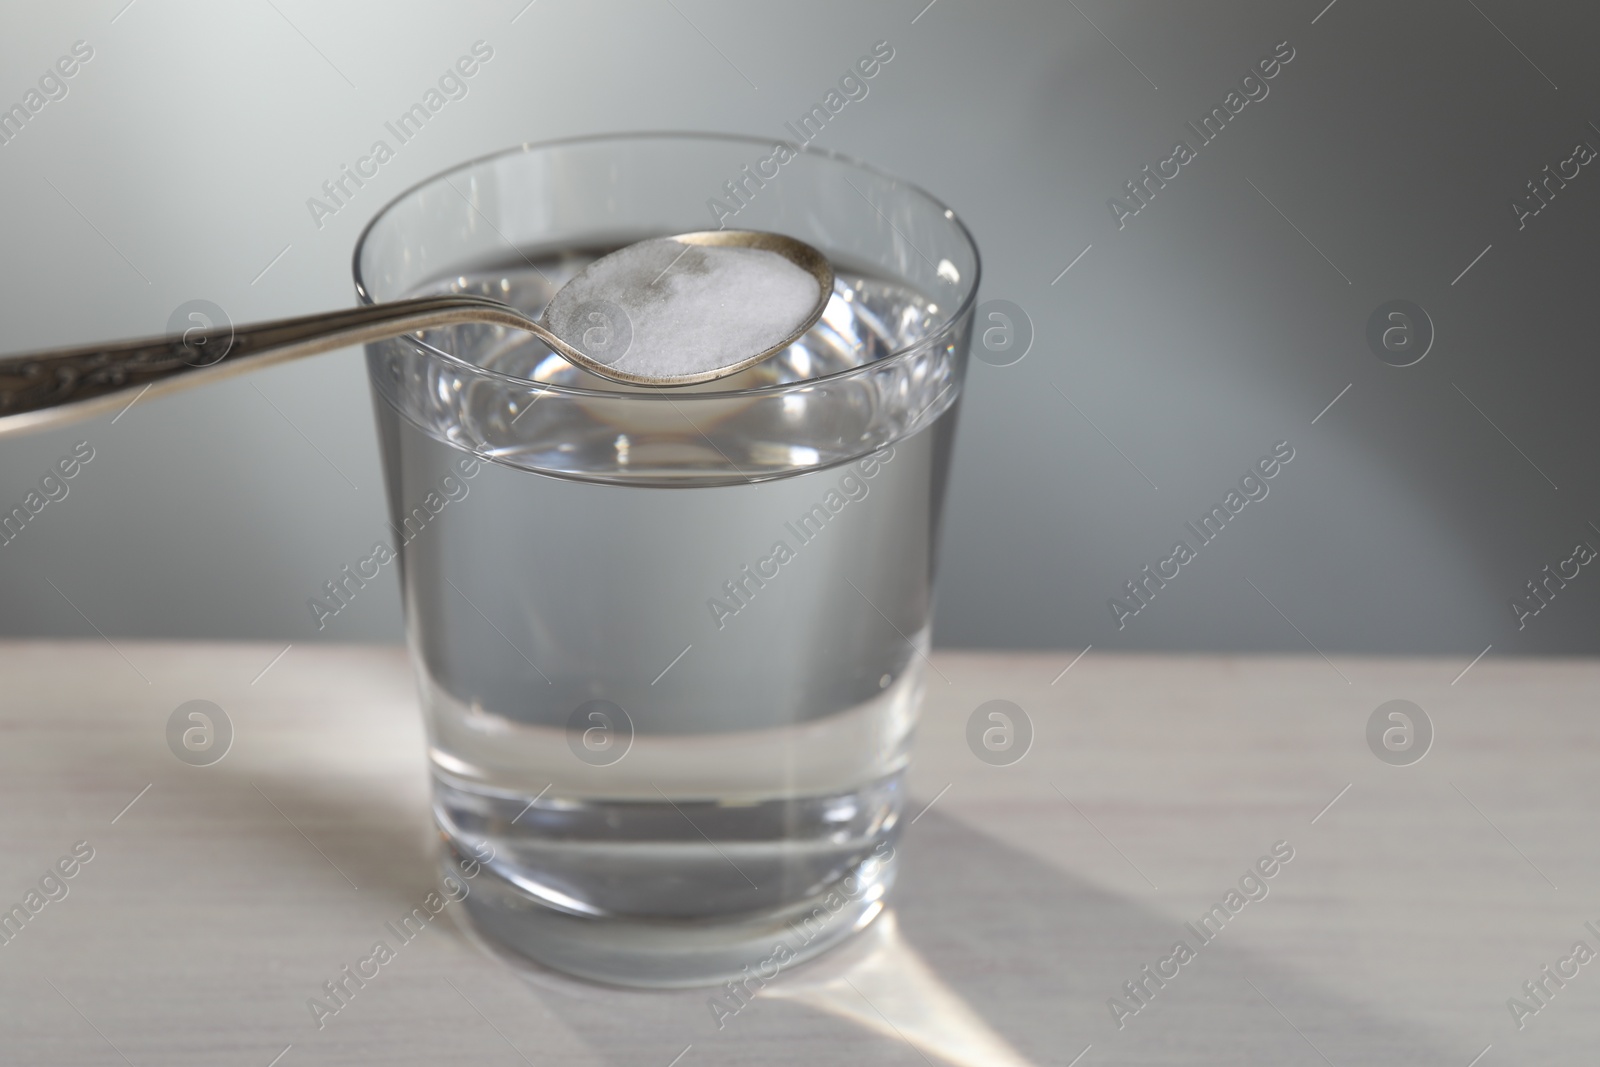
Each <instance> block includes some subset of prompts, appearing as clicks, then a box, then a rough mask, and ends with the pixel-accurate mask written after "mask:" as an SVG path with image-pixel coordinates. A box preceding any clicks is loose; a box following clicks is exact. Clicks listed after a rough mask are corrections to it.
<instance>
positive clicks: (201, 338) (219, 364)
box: [0, 295, 567, 436]
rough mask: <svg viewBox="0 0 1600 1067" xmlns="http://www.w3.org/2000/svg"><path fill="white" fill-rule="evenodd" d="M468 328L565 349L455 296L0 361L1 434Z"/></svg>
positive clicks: (528, 323)
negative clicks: (519, 334)
mask: <svg viewBox="0 0 1600 1067" xmlns="http://www.w3.org/2000/svg"><path fill="white" fill-rule="evenodd" d="M466 322H477V323H486V324H490V325H497V326H509V327H512V328H513V329H518V330H524V331H527V332H529V333H532V334H534V335H536V336H538V337H539V339H540V340H542V341H544V342H545V343H547V344H552V346H553V347H557V348H558V350H561V349H565V348H566V347H567V346H566V345H565V344H563V343H562V342H561V341H560V340H559V339H558V338H556V337H555V336H554V335H553V334H551V333H550V331H549V330H547V329H545V327H543V326H541V325H540V324H538V323H536V322H534V321H533V320H532V319H530V318H528V317H527V316H526V315H524V314H522V313H521V312H519V311H517V310H515V309H514V308H512V307H510V306H509V305H507V304H502V303H500V302H499V301H496V300H489V299H487V298H483V297H475V296H457V295H453V296H423V297H415V298H413V299H409V300H395V301H392V302H389V303H385V304H369V305H365V306H363V307H355V308H343V309H341V310H338V311H325V312H321V313H319V314H315V315H301V316H299V317H296V318H292V319H277V320H275V321H272V322H260V323H252V324H249V325H244V326H218V327H211V328H207V329H193V330H187V331H185V332H184V333H182V334H173V335H169V336H166V337H155V338H146V339H143V340H137V341H112V342H109V343H102V344H93V345H81V346H78V347H76V348H60V349H55V350H53V351H48V352H27V353H23V354H21V355H15V356H0V436H4V435H6V434H9V433H18V432H23V431H26V430H32V429H36V428H40V427H45V426H52V425H58V424H61V423H66V422H71V421H75V420H77V419H81V418H85V417H88V416H90V415H94V414H97V413H100V412H105V411H110V410H113V409H115V408H117V407H120V406H122V405H124V404H128V403H131V402H132V400H133V399H135V397H134V396H133V394H142V393H143V391H146V390H148V391H149V392H151V393H152V394H153V395H160V394H161V393H166V392H172V391H174V390H177V389H182V388H187V387H188V386H191V385H200V384H203V383H206V382H214V381H217V380H219V379H220V378H224V377H228V376H230V375H234V374H243V373H245V372H246V371H252V370H256V369H257V368H260V367H265V366H269V365H271V364H274V363H282V362H284V361H286V360H291V359H299V358H301V357H302V356H314V355H316V354H318V353H320V352H327V351H329V350H331V349H335V348H344V347H347V346H349V345H360V344H366V343H367V342H369V341H381V340H383V339H385V338H389V337H398V336H399V335H401V334H404V333H410V332H411V331H413V330H423V329H428V328H430V327H436V326H450V325H454V324H457V323H466Z"/></svg>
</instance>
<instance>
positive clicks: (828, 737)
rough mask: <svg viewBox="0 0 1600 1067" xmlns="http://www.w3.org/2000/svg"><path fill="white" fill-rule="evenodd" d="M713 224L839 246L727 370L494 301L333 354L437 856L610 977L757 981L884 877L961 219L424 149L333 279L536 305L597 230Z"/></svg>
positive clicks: (578, 165)
mask: <svg viewBox="0 0 1600 1067" xmlns="http://www.w3.org/2000/svg"><path fill="white" fill-rule="evenodd" d="M719 227H728V228H738V229H755V230H768V231H774V232H778V233H784V234H789V235H792V236H794V237H798V238H800V239H801V240H803V241H806V242H809V243H810V244H811V245H813V246H814V247H816V248H817V249H819V250H820V251H821V252H822V253H823V254H824V255H826V256H827V257H828V259H829V261H830V262H831V263H832V264H833V266H834V269H835V271H836V273H837V282H836V284H835V288H834V293H833V296H832V298H831V299H830V301H829V304H828V308H827V311H826V313H825V314H824V316H823V318H822V320H821V321H820V322H818V323H817V325H816V326H815V327H814V328H813V329H812V330H811V331H810V332H809V333H808V334H807V335H806V336H805V337H804V338H802V339H801V340H800V341H799V342H797V343H796V344H794V345H793V346H791V347H790V348H788V349H787V350H785V351H784V352H782V353H780V354H779V355H777V356H775V357H773V358H772V359H770V360H768V361H766V362H765V363H763V364H760V365H758V366H756V367H753V368H750V369H748V370H745V371H742V372H740V373H739V374H737V375H735V376H732V377H729V378H725V379H721V380H718V381H715V382H710V383H705V384H702V385H698V386H692V387H688V388H676V389H648V388H638V387H632V386H626V385H619V384H613V383H610V382H607V381H604V380H601V379H599V378H596V377H594V376H592V375H589V374H588V373H586V372H584V371H582V370H580V369H578V368H576V367H573V366H571V365H570V364H568V363H566V362H565V361H563V360H562V359H561V358H560V357H558V356H556V355H555V354H553V353H552V352H551V351H550V350H549V349H548V348H546V347H545V346H543V345H541V344H539V343H538V342H537V341H536V340H535V339H533V338H532V337H530V336H529V335H527V334H523V333H519V332H518V331H515V330H511V329H507V328H503V327H498V326H482V325H462V326H455V327H450V328H445V329H437V330H429V331H424V332H421V333H418V334H412V335H407V336H405V337H400V338H395V339H392V340H388V341H383V342H380V343H376V344H371V345H368V346H367V350H366V354H367V366H368V370H369V373H370V378H371V384H372V392H373V398H374V401H373V403H374V408H375V411H376V418H377V426H378V433H379V437H380V441H381V448H382V454H383V466H384V476H385V480H386V488H387V493H388V501H389V512H390V525H391V533H392V537H390V538H389V539H388V540H386V541H383V542H380V543H379V544H377V545H374V549H373V557H374V558H375V559H378V562H379V563H382V562H384V561H385V560H384V559H382V558H378V557H381V556H384V554H385V553H389V554H397V555H398V557H399V560H398V563H399V572H400V578H401V584H402V593H403V599H404V605H405V617H406V629H407V635H408V642H409V645H410V650H411V657H412V661H413V663H414V665H415V670H416V674H417V679H418V686H419V690H420V699H421V704H422V710H423V714H424V716H425V718H426V722H427V731H428V742H429V750H428V751H429V758H430V762H431V769H432V774H433V798H434V804H433V810H434V817H435V819H436V820H437V823H438V826H439V829H440V832H441V835H442V838H443V841H444V845H445V848H444V864H445V868H446V870H448V871H453V872H454V873H455V874H456V875H457V877H458V878H459V877H460V875H461V873H462V871H463V870H465V871H466V872H467V873H470V874H472V875H474V877H473V878H472V880H471V881H470V883H467V884H468V885H469V887H470V892H469V894H468V896H467V897H466V900H465V906H466V909H467V912H468V914H469V915H470V916H471V918H472V920H473V922H474V924H475V925H476V926H477V928H478V929H479V930H481V931H483V932H484V933H486V934H487V935H488V937H489V938H490V939H492V940H493V941H496V942H499V943H501V944H503V945H505V946H509V947H510V948H512V949H514V950H516V951H518V952H520V953H522V954H525V955H526V956H528V957H531V958H533V959H534V960H537V961H539V962H541V963H543V964H546V965H549V966H552V967H555V968H558V969H561V970H564V971H567V972H570V973H573V974H578V975H581V976H584V977H587V978H591V979H595V980H599V981H605V982H611V983H618V984H625V985H646V986H678V985H694V984H704V983H712V982H717V981H722V980H726V979H730V978H737V977H740V976H745V975H749V974H752V973H759V974H762V975H766V976H768V977H770V974H775V973H776V970H777V969H779V968H782V967H784V966H787V965H789V964H792V963H794V962H798V961H799V960H802V959H805V958H807V957H809V956H811V955H814V954H816V953H817V952H820V951H822V950H823V949H825V948H826V947H828V946H829V945H831V944H833V943H836V942H837V941H839V940H841V939H842V938H845V937H847V936H849V934H850V933H851V932H853V931H855V930H859V929H861V928H862V927H864V926H866V925H867V924H868V923H869V922H871V921H872V919H873V918H874V917H875V916H876V915H877V914H879V912H880V911H881V910H882V909H883V907H884V904H885V894H886V892H887V891H888V889H889V887H890V885H891V883H892V882H893V879H894V872H895V856H894V844H895V841H896V839H897V836H898V833H899V830H900V819H901V809H902V802H903V800H904V784H903V777H904V773H905V770H906V766H907V762H908V760H909V758H910V748H911V738H912V731H913V727H914V725H915V722H916V718H917V708H918V700H919V696H920V692H921V688H922V681H923V668H924V666H925V664H926V662H927V654H928V646H929V626H930V621H931V610H932V593H933V577H934V560H935V555H936V552H935V549H936V543H937V537H938V530H939V522H940V513H941V511H942V507H943V502H944V490H945V481H946V472H947V470H948V466H949V459H950V449H951V444H952V439H953V434H954V432H955V424H956V413H957V407H958V400H959V398H960V392H961V385H962V380H963V377H964V374H965V368H966V361H967V347H968V341H969V338H970V332H971V319H972V305H973V297H974V294H975V292H976V289H977V284H978V270H979V264H978V254H977V250H976V248H975V247H974V245H973V242H972V240H971V238H970V236H969V235H968V233H967V231H966V229H965V227H963V226H962V224H961V223H960V222H959V221H958V220H957V219H956V217H955V215H954V214H953V213H952V212H951V211H949V210H948V209H946V208H945V207H944V205H943V204H941V203H939V202H938V201H936V200H935V199H933V198H932V197H931V196H929V195H928V194H927V193H925V192H923V191H921V190H920V189H918V188H916V187H914V186H911V185H908V184H906V183H904V182H902V181H898V180H896V179H894V178H892V177H889V176H887V175H884V174H882V173H879V172H878V171H876V170H872V169H870V168H868V167H865V166H862V165H860V164H858V163H854V162H852V161H850V160H847V159H844V158H842V157H839V156H836V155H832V154H829V153H824V152H819V151H814V150H800V149H797V148H796V147H795V146H792V145H777V144H775V143H773V142H770V141H761V140H755V139H748V138H738V137H720V136H703V135H679V134H646V135H629V136H614V137H596V138H587V139H581V140H571V141H564V142H558V143H550V144H539V145H524V146H522V147H520V148H516V149H513V150H511V151H507V152H503V153H500V154H497V155H493V156H490V157H487V158H484V159H481V160H478V161H476V162H472V163H468V164H465V165H463V166H460V167H457V168H455V169H454V170H450V171H447V172H445V173H443V174H441V175H439V176H437V177H434V178H431V179H429V180H427V181H424V182H423V183H421V184H420V185H417V186H415V187H414V188H412V189H411V190H409V191H407V192H405V193H403V194H402V195H401V196H400V197H398V198H397V199H396V200H394V201H393V202H392V203H390V204H389V205H388V206H386V207H385V208H384V209H383V210H382V211H381V212H380V213H379V214H378V216H377V217H376V218H375V219H374V220H373V222H372V223H371V225H370V226H368V228H367V230H366V231H365V233H364V234H363V235H362V237H361V240H360V243H359V244H358V246H357V248H356V253H355V263H354V268H355V278H356V291H357V294H358V296H359V298H360V299H361V300H362V301H366V302H373V301H383V300H394V299H397V298H401V297H406V296H416V295H423V294H430V293H474V294H481V295H487V296H492V297H495V298H498V299H500V300H503V301H506V302H508V303H510V304H513V305H515V306H517V307H519V308H521V309H522V310H524V311H526V312H529V313H530V314H534V315H537V314H538V313H539V312H540V311H541V310H542V309H543V307H544V306H545V304H546V303H547V301H548V300H549V299H550V297H551V296H552V294H554V293H555V292H556V291H557V290H558V289H559V288H560V287H561V286H562V285H563V284H564V283H565V282H566V280H567V279H569V278H571V277H572V276H573V274H575V273H576V272H577V271H578V270H580V269H581V268H582V267H583V266H584V265H585V264H587V263H589V262H591V261H593V260H594V259H595V258H596V257H598V256H601V255H604V254H606V253H607V252H610V251H612V250H614V249H616V248H619V247H621V246H623V245H626V244H629V243H631V242H633V241H637V240H641V239H643V238H646V237H654V236H662V235H667V234H673V233H683V232H689V231H695V230H708V229H716V228H719ZM594 323H595V324H594V327H593V328H594V329H595V330H597V331H601V332H600V333H598V334H596V335H595V336H594V337H589V338H586V340H587V341H588V342H589V343H591V344H602V345H603V344H625V343H626V340H627V338H626V337H625V336H622V337H618V336H616V335H615V334H611V333H607V332H606V331H621V333H622V334H626V331H627V325H628V324H627V323H626V321H619V320H616V319H614V318H608V317H607V316H604V315H599V314H597V315H596V316H595V319H594ZM769 972H770V974H769Z"/></svg>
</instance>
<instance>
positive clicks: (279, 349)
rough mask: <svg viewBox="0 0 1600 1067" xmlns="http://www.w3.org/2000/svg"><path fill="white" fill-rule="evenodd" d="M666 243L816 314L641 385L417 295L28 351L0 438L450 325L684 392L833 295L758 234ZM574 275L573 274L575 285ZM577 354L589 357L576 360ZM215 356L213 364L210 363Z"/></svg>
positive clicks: (799, 256) (805, 258)
mask: <svg viewBox="0 0 1600 1067" xmlns="http://www.w3.org/2000/svg"><path fill="white" fill-rule="evenodd" d="M670 240H674V241H678V242H680V243H682V244H685V245H702V246H707V245H717V246H724V247H739V248H755V249H761V250H764V251H768V252H776V253H777V254H779V255H781V256H783V257H784V258H785V259H787V260H789V261H790V262H791V263H793V264H795V265H796V266H798V267H800V268H802V269H803V270H805V271H806V272H807V273H808V274H810V275H811V276H812V278H814V279H815V280H816V282H817V290H818V293H817V302H816V306H815V307H813V308H812V309H811V312H810V314H809V315H808V316H807V317H806V318H805V320H804V321H802V322H800V323H799V324H797V325H796V326H795V328H794V329H793V330H791V331H790V332H789V333H788V334H787V335H786V336H785V337H784V338H783V339H782V340H780V341H778V342H777V343H776V344H773V345H771V346H769V347H767V348H766V349H764V350H762V351H760V352H756V353H753V354H751V355H749V356H747V357H744V358H741V359H738V360H737V361H736V362H732V363H729V364H727V365H724V366H719V367H714V368H710V369H705V370H701V371H698V372H696V373H693V374H687V375H675V376H672V377H649V376H644V375H640V374H635V373H631V372H627V371H623V370H620V369H618V368H615V367H612V366H610V361H611V360H613V359H615V358H616V355H617V354H616V353H614V352H605V351H600V350H599V349H601V348H603V347H605V345H604V343H601V344H598V345H597V344H588V345H585V343H584V339H583V331H577V332H578V336H576V337H566V338H563V337H560V336H558V335H557V334H556V332H555V331H553V330H552V329H551V328H550V326H549V324H548V320H549V310H548V309H547V312H546V315H545V316H544V317H542V318H541V319H540V320H539V321H535V320H533V319H532V318H529V317H528V316H527V315H525V314H523V313H522V312H520V311H518V310H517V309H516V308H513V307H511V306H510V305H509V304H503V303H501V302H500V301H498V300H490V299H488V298H487V297H477V296H464V295H451V296H423V297H416V298H413V299H409V300H394V301H389V302H387V303H383V304H369V305H367V306H365V307H356V308H347V309H343V310H340V311H326V312H321V313H319V314H315V315H303V316H300V317H298V318H292V319H278V320H276V321H273V322H262V323H253V324H250V325H245V326H221V327H213V328H210V329H204V330H189V331H186V332H185V333H183V334H181V335H179V334H174V335H169V336H166V337H156V338H148V339H145V340H138V341H113V342H110V343H102V344H94V345H82V346H79V347H76V348H61V349H55V350H52V351H47V352H28V353H24V354H22V355H15V356H4V357H0V436H4V435H6V434H9V433H19V432H24V431H27V430H32V429H37V428H41V427H45V426H53V425H59V424H62V423H67V422H72V421H76V420H78V419H82V418H87V417H89V416H92V415H95V414H98V413H102V412H107V411H111V410H114V409H116V408H118V407H121V406H122V405H124V404H126V403H128V402H129V401H130V394H135V393H138V394H142V393H143V392H145V391H148V392H149V393H151V394H152V395H161V394H162V393H168V392H173V391H176V390H178V389H183V388H187V387H189V386H193V385H202V384H204V383H207V382H213V381H217V380H219V379H221V378H225V377H229V376H231V375H235V374H243V373H245V372H247V371H252V370H256V369H258V368H260V367H267V366H271V365H272V364H275V363H284V362H287V361H288V360H291V359H300V358H301V357H303V356H314V355H317V354H319V353H322V352H328V351H331V350H332V349H336V348H345V347H348V346H351V345H361V344H367V343H368V342H371V341H381V340H384V339H386V338H390V337H399V336H401V335H402V334H407V333H411V332H413V331H416V330H425V329H430V328H432V327H438V326H452V325H456V324H459V323H486V324H489V325H494V326H509V327H511V328H512V329H517V330H524V331H526V332H528V333H531V334H533V335H534V336H535V337H537V338H538V339H539V340H540V341H541V342H543V343H544V344H546V345H548V346H550V349H551V350H552V351H554V352H556V353H557V354H558V355H560V356H561V357H562V358H563V359H565V360H567V361H568V362H570V363H572V364H574V365H576V366H579V367H582V368H583V369H584V370H587V371H589V372H591V373H593V374H597V375H599V376H600V377H602V378H606V379H609V380H611V381H616V382H625V383H628V384H632V385H653V386H674V385H689V384H692V383H695V382H705V381H712V380H714V379H716V378H722V377H725V376H727V375H729V374H734V373H736V372H738V371H741V370H744V369H745V368H746V367H749V366H752V365H754V364H756V363H759V362H761V361H762V360H764V359H767V358H769V357H771V356H773V355H775V354H777V353H778V352H781V351H783V350H784V349H785V348H787V347H788V346H789V345H791V344H793V343H794V342H795V341H798V340H799V339H800V338H801V337H802V336H803V335H804V334H805V332H806V331H807V330H809V329H811V327H812V326H813V325H815V324H816V322H817V320H818V319H819V318H821V317H822V312H823V310H824V308H826V307H827V303H828V298H829V297H830V296H831V295H832V293H833V268H832V267H830V266H829V265H828V261H827V260H826V259H825V258H823V256H822V253H820V252H818V251H817V250H816V249H815V248H812V247H811V246H810V245H808V244H806V243H805V242H804V241H800V240H797V239H795V238H793V237H785V236H783V235H781V234H775V233H764V232H761V231H758V230H710V231H705V232H700V233H685V234H678V235H676V236H674V237H672V238H670ZM596 262H601V261H596ZM582 276H583V274H582V272H580V273H579V275H578V277H582ZM576 280H577V278H574V279H573V281H576ZM570 285H571V282H568V286H569V287H570ZM564 291H566V287H563V290H562V292H564ZM561 304H562V300H561V292H558V293H557V294H556V295H555V297H553V298H552V299H551V301H550V309H554V310H557V311H558V312H559V311H560V310H561ZM568 310H569V311H570V310H572V309H568ZM565 318H567V319H569V320H571V319H573V316H572V315H567V316H565ZM580 321H581V320H580ZM583 347H589V348H591V349H592V350H594V351H592V352H590V353H585V352H584V351H582V348H583ZM219 351H220V352H221V353H222V355H221V356H215V355H213V353H216V352H219Z"/></svg>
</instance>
